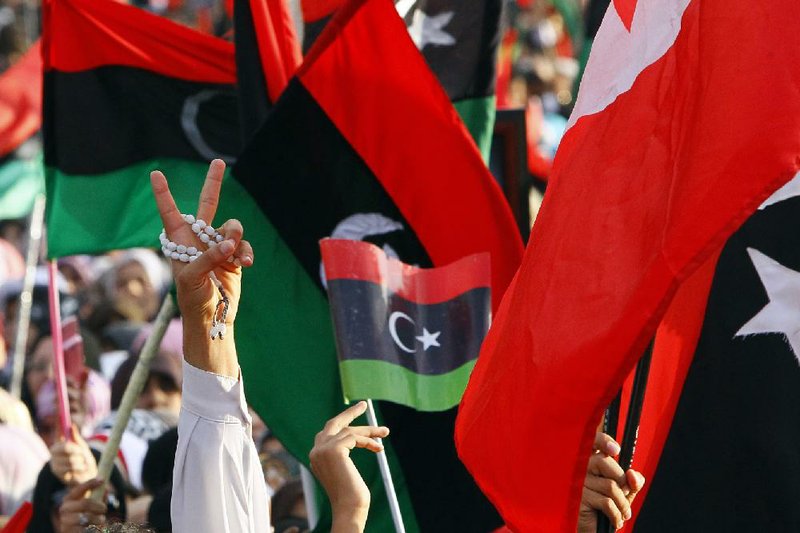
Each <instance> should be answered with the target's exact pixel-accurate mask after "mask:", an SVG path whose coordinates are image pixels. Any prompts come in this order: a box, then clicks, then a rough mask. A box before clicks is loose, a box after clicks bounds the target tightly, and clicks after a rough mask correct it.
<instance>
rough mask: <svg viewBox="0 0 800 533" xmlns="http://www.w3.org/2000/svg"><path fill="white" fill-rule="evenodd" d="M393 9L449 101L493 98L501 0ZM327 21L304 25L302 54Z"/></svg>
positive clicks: (420, 1) (440, 1) (402, 3)
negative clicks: (398, 12)
mask: <svg viewBox="0 0 800 533" xmlns="http://www.w3.org/2000/svg"><path fill="white" fill-rule="evenodd" d="M395 5H396V6H397V7H398V10H399V11H400V12H401V14H402V15H403V20H404V21H405V23H406V26H407V27H408V28H409V33H410V34H411V36H412V38H413V39H414V42H415V44H416V45H417V48H420V51H421V52H422V55H423V56H425V60H426V61H427V63H428V66H429V67H430V68H431V70H432V71H433V72H434V74H436V77H437V78H438V79H439V82H440V83H441V84H442V87H444V90H445V92H446V93H447V96H449V97H450V100H451V101H453V102H457V101H459V100H465V99H467V98H482V97H484V96H491V95H493V94H494V91H495V63H496V61H497V46H498V45H499V43H500V16H501V13H502V9H503V2H502V0H484V1H482V2H475V3H471V2H458V1H454V0H417V1H415V2H412V1H409V0H395ZM330 18H331V17H324V18H322V19H320V20H316V21H314V22H308V23H306V24H305V32H304V35H303V53H305V52H306V51H308V49H309V48H311V45H312V44H313V43H314V41H315V40H316V38H317V37H318V36H319V35H320V33H322V30H323V29H324V28H325V25H326V24H327V23H328V21H329V20H330Z"/></svg>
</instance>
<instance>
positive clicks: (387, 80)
mask: <svg viewBox="0 0 800 533" xmlns="http://www.w3.org/2000/svg"><path fill="white" fill-rule="evenodd" d="M232 173H233V176H234V177H235V183H236V184H237V185H241V186H243V187H244V188H245V189H246V190H247V191H248V192H249V194H250V197H251V198H253V199H255V201H256V202H257V203H258V206H259V208H260V209H259V211H257V212H253V213H251V214H250V213H247V212H244V213H242V211H241V210H240V215H241V216H244V214H247V215H248V218H247V219H246V220H245V227H246V228H249V229H248V230H246V231H247V232H248V235H249V238H250V239H251V240H252V242H253V246H254V248H255V250H256V254H257V256H258V258H257V261H256V265H255V266H254V267H253V268H252V269H250V272H249V274H248V275H247V277H246V279H245V288H244V291H245V297H244V299H243V302H242V307H241V309H240V313H239V316H238V318H237V341H239V340H240V339H242V338H243V335H244V334H245V332H253V334H254V335H256V336H257V338H258V341H259V344H258V346H259V347H260V349H256V348H257V346H256V345H253V346H252V348H240V361H241V364H242V370H243V375H244V379H245V384H246V386H247V387H248V397H249V399H250V401H251V402H252V403H253V405H255V407H256V408H257V409H258V410H259V412H262V413H263V414H264V416H265V421H266V423H267V425H268V426H269V427H270V428H272V429H273V430H275V432H276V433H277V435H278V436H279V438H280V439H281V440H282V441H283V442H284V444H285V445H286V446H287V447H288V448H289V449H290V450H291V451H292V452H293V453H294V454H295V455H296V456H298V457H306V456H307V452H308V451H309V449H310V447H311V444H312V442H313V439H314V435H315V433H316V432H317V431H319V428H320V427H322V425H323V424H324V422H325V421H326V419H327V418H329V417H330V416H332V415H333V414H335V413H337V412H338V411H340V410H341V408H342V390H341V387H340V384H339V377H338V370H337V367H338V364H337V357H336V349H335V344H334V340H333V330H332V327H331V323H330V312H329V309H328V302H327V298H326V294H325V290H324V288H323V282H322V279H321V276H320V274H321V267H322V265H321V256H320V251H319V244H318V243H319V240H320V239H322V238H324V237H328V236H333V237H335V238H346V239H360V240H366V241H369V242H372V243H373V244H376V245H378V246H380V247H381V248H383V249H384V250H386V251H387V253H389V254H390V255H393V256H395V257H398V258H399V259H400V260H402V261H403V262H404V263H408V264H414V265H419V266H421V267H431V266H441V265H445V264H448V263H451V262H453V261H456V260H458V259H461V258H462V257H465V256H467V255H471V254H474V253H479V252H489V253H490V255H491V262H492V264H491V273H492V298H493V300H494V303H495V306H496V304H497V303H498V302H499V298H500V297H501V296H502V294H503V292H504V290H505V287H506V286H507V285H508V283H509V281H510V280H511V277H512V275H513V273H514V271H515V269H516V266H517V264H518V261H519V259H520V253H521V243H520V239H519V234H518V232H517V230H516V229H515V225H514V221H513V218H512V215H511V212H510V210H509V208H508V206H507V204H506V202H505V200H504V198H503V196H502V193H501V191H500V189H499V187H498V186H497V184H496V183H495V181H494V180H493V178H492V177H491V175H490V174H489V172H488V170H487V169H486V166H485V165H484V163H483V161H482V159H481V156H480V153H479V152H478V150H477V149H476V147H475V144H474V143H473V142H472V141H471V139H470V137H469V133H468V131H467V129H466V128H465V127H464V125H463V122H462V121H461V120H460V118H459V117H458V115H457V114H456V112H455V110H454V109H453V106H452V104H451V103H450V100H449V99H448V97H447V94H446V93H445V92H444V91H443V90H442V88H441V86H440V85H439V83H438V81H437V80H436V78H435V76H434V75H433V73H432V72H431V71H430V69H429V68H428V66H427V65H426V63H425V60H424V58H423V57H422V56H421V55H420V54H419V51H418V50H417V48H416V46H415V45H414V43H413V41H412V40H411V38H410V37H409V35H408V31H407V30H406V28H405V25H404V24H403V21H402V20H401V19H400V17H398V16H397V13H396V11H395V8H394V6H393V4H392V2H391V1H390V0H356V1H354V2H351V3H349V4H347V5H346V6H344V7H343V8H342V9H340V10H339V12H338V13H337V15H336V17H335V18H334V20H333V21H332V22H331V23H330V24H329V25H328V27H327V28H326V30H325V32H324V33H323V34H322V35H321V36H320V38H319V39H318V40H317V42H316V44H315V46H314V48H313V49H312V50H311V51H310V52H309V54H308V55H307V57H306V59H305V62H304V63H303V65H302V66H301V68H300V70H299V71H298V73H297V75H296V76H295V77H294V78H293V79H292V80H291V81H290V82H289V84H288V86H287V88H286V90H285V91H284V93H283V94H282V96H281V98H280V99H279V100H278V102H277V103H276V105H275V106H274V108H273V110H272V112H271V114H270V115H269V117H268V118H267V120H266V122H265V124H264V126H263V127H262V129H261V130H260V131H259V132H258V133H257V134H256V135H255V136H254V137H253V140H252V141H251V143H250V145H249V146H248V147H247V148H246V149H245V151H244V153H243V154H242V155H241V156H240V157H239V159H238V161H237V163H236V165H235V166H234V168H233V171H232ZM232 181H233V180H232ZM226 193H227V192H226V191H223V194H226ZM423 333H424V332H422V331H420V332H418V333H417V335H422V334H423ZM240 346H241V343H240ZM378 409H379V414H378V416H379V419H380V420H381V422H382V423H385V424H386V425H388V426H389V427H391V428H392V437H391V438H390V439H387V441H386V443H387V446H388V453H389V460H390V463H391V465H392V471H393V474H394V475H395V481H396V483H397V485H398V493H399V497H400V500H401V504H402V505H403V509H404V517H405V519H406V524H407V526H408V529H409V530H410V531H416V530H418V529H419V530H422V531H465V532H469V531H475V532H479V531H480V532H485V531H489V530H491V529H493V528H494V527H497V526H499V525H500V524H501V521H500V520H499V517H498V516H497V514H496V512H495V511H494V509H493V508H492V506H491V505H490V504H489V503H488V502H487V501H486V499H485V498H484V496H483V495H482V494H481V493H480V491H479V490H478V489H477V487H476V486H475V484H474V482H473V481H472V479H471V478H470V476H469V475H468V474H467V472H466V471H465V469H464V467H463V465H461V463H460V462H459V461H458V459H457V457H456V453H455V448H454V445H453V428H454V420H455V409H449V410H447V411H443V412H439V413H419V412H417V411H414V410H413V409H410V408H408V407H404V406H400V405H397V404H392V403H388V402H380V404H379V405H378ZM421 435H425V436H426V437H425V438H421V437H420V436H421ZM356 459H357V462H358V465H359V470H360V471H361V472H362V473H363V474H364V475H365V477H366V479H367V482H368V483H369V485H370V488H371V489H372V493H373V494H374V495H375V496H374V497H373V499H372V503H373V507H372V509H373V514H372V515H371V517H370V522H369V529H370V530H371V531H381V532H383V531H389V530H391V527H392V526H391V522H390V520H389V514H388V512H387V507H386V500H385V498H383V497H379V496H378V495H381V494H384V492H383V488H382V487H381V485H380V476H379V473H378V471H377V466H376V464H375V460H374V457H370V456H366V457H359V454H356Z"/></svg>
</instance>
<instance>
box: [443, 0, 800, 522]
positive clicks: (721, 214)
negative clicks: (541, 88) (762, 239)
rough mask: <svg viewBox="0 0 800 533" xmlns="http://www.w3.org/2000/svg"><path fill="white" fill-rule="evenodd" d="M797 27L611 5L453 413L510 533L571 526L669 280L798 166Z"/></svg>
mask: <svg viewBox="0 0 800 533" xmlns="http://www.w3.org/2000/svg"><path fill="white" fill-rule="evenodd" d="M620 6H621V7H620ZM623 16H624V19H623ZM798 21H800V5H798V4H797V3H796V2H793V1H790V0H785V1H779V2H774V3H771V4H770V8H769V9H765V10H760V11H759V12H758V14H757V15H754V13H753V11H752V3H751V2H746V1H741V0H739V1H734V2H731V1H725V2H722V1H717V0H670V1H665V2H647V1H644V0H639V1H638V2H637V1H634V0H615V1H614V2H613V3H612V6H611V7H610V8H609V10H608V12H607V14H606V17H605V19H604V21H603V24H602V27H601V29H600V32H599V33H598V35H597V38H596V39H595V42H594V45H593V49H592V54H591V57H590V59H589V63H588V65H587V69H586V74H585V76H584V79H583V81H582V85H581V90H580V93H579V96H578V101H577V104H576V109H575V111H574V113H573V116H572V117H571V119H570V122H569V125H570V127H569V129H568V130H567V133H566V134H565V136H564V139H563V141H562V144H561V146H560V148H559V152H558V154H557V155H556V159H555V162H554V167H553V173H552V175H551V181H550V185H549V187H548V192H547V196H546V198H545V201H544V205H543V206H542V210H541V211H540V213H539V216H538V218H537V221H536V224H535V226H534V228H533V233H532V236H531V244H530V246H529V247H528V250H527V251H526V255H525V259H524V261H523V264H522V267H521V268H520V270H519V272H518V274H517V276H516V278H515V281H514V282H513V283H512V287H511V288H510V289H509V291H508V294H507V295H506V297H505V299H504V301H503V304H502V305H501V307H500V310H499V312H498V314H497V317H496V320H495V321H494V324H493V326H492V328H491V330H490V332H489V334H488V336H487V339H486V341H485V342H484V346H483V348H482V351H481V355H480V357H479V358H478V363H477V364H476V366H475V370H474V371H473V374H472V376H471V378H470V383H469V385H468V387H467V390H466V392H465V395H464V399H463V401H462V405H461V410H460V416H459V422H458V425H457V431H456V442H457V446H458V449H459V454H460V457H461V458H462V459H463V460H464V462H465V463H466V464H467V466H468V468H469V470H470V471H471V472H472V473H473V475H474V476H475V478H476V480H477V481H478V483H479V484H480V485H481V487H482V488H483V489H484V491H485V493H486V494H487V495H488V496H489V497H490V499H491V500H492V501H493V502H494V503H495V505H496V506H497V507H498V510H499V511H500V512H501V514H502V515H503V517H504V518H505V519H506V521H507V523H508V524H509V525H510V526H511V527H512V529H514V530H517V531H526V532H527V531H548V532H552V531H574V529H575V523H576V519H577V514H578V505H579V500H580V492H581V487H582V480H583V477H584V474H585V471H586V461H587V459H588V455H589V453H590V451H591V444H592V439H593V435H594V433H595V430H596V428H597V424H598V422H599V420H600V419H601V416H602V412H603V409H604V408H605V406H606V405H608V403H609V402H610V400H611V399H612V397H613V396H614V395H615V394H616V392H617V390H618V389H619V387H620V385H621V384H622V382H623V380H624V379H625V377H626V376H627V375H628V374H629V372H630V370H631V368H632V367H633V365H634V363H635V362H636V360H637V359H638V358H639V357H640V356H641V354H642V353H643V351H644V349H645V347H646V346H647V344H648V342H649V341H650V339H651V338H652V336H653V334H654V333H655V330H656V327H657V325H658V323H659V321H660V320H661V318H662V316H663V314H664V311H665V309H666V307H667V304H668V303H669V300H670V298H671V297H672V295H673V294H674V293H675V290H676V287H677V286H678V284H679V282H681V281H683V280H685V279H686V278H687V277H688V276H689V275H690V274H691V273H692V272H693V271H694V270H695V269H696V268H697V267H698V266H699V265H700V264H701V263H702V262H703V260H704V259H705V258H706V257H707V256H708V255H709V254H710V253H712V251H714V250H718V249H719V247H720V246H721V244H722V243H723V242H724V240H725V239H727V238H728V237H729V236H730V235H731V234H732V233H733V232H734V231H735V229H736V228H737V227H738V226H739V225H740V224H741V223H742V222H743V221H744V220H745V219H746V218H747V217H748V216H749V215H750V213H752V212H753V211H754V210H755V209H756V207H758V205H759V204H760V203H761V202H762V201H763V200H764V199H765V198H767V197H768V196H769V195H770V194H771V193H772V192H773V191H775V190H776V189H777V188H779V187H780V186H782V185H783V184H784V183H786V182H787V181H788V180H789V179H790V178H791V177H792V176H794V175H795V173H796V172H797V170H798V166H800V135H799V133H800V113H799V112H800V100H798V99H797V98H796V94H797V88H798V87H799V86H800V72H799V71H798V70H797V69H796V68H794V65H795V64H796V62H797V61H798V60H799V59H800V44H798V41H797V39H795V38H794V37H795V36H796V35H797V31H798V29H800V23H799V22H798ZM734 34H735V35H737V36H738V38H737V39H736V42H733V41H732V40H731V39H730V36H731V35H734ZM738 42H747V43H750V44H751V45H750V46H748V47H741V46H739V45H738V44H737V43H738ZM786 43H789V44H788V45H787V44H786ZM776 46H780V48H781V54H775V53H774V50H775V47H776ZM745 48H746V49H745ZM732 109H735V110H736V113H734V114H731V112H730V110H732ZM509 406H514V408H513V409H509ZM512 441H513V442H524V443H525V446H511V447H509V446H508V442H512ZM554 447H557V449H558V453H553V448H554ZM537 478H540V479H547V480H548V482H547V490H545V491H531V490H530V480H531V479H537Z"/></svg>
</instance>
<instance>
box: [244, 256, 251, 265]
mask: <svg viewBox="0 0 800 533" xmlns="http://www.w3.org/2000/svg"><path fill="white" fill-rule="evenodd" d="M252 262H253V258H252V257H250V256H249V255H246V256H244V257H242V263H244V264H246V265H249V264H250V263H252Z"/></svg>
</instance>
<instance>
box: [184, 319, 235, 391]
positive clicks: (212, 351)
mask: <svg viewBox="0 0 800 533" xmlns="http://www.w3.org/2000/svg"><path fill="white" fill-rule="evenodd" d="M210 331H211V321H210V320H208V321H204V320H193V319H190V320H186V319H184V320H183V354H184V358H185V359H186V361H187V362H188V363H189V364H191V365H192V366H194V367H196V368H199V369H201V370H206V371H208V372H213V373H214V374H219V375H221V376H228V377H232V378H234V379H236V378H238V377H239V359H238V357H237V354H236V343H235V342H234V327H233V323H228V324H226V332H225V336H224V337H223V338H222V339H220V338H216V339H212V338H211V335H210Z"/></svg>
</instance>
